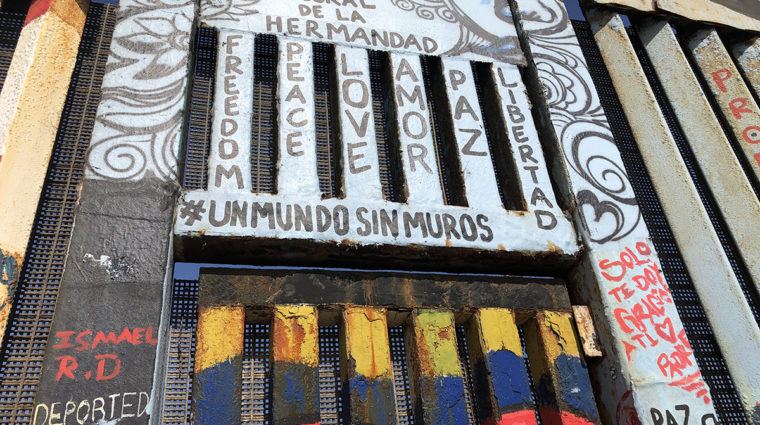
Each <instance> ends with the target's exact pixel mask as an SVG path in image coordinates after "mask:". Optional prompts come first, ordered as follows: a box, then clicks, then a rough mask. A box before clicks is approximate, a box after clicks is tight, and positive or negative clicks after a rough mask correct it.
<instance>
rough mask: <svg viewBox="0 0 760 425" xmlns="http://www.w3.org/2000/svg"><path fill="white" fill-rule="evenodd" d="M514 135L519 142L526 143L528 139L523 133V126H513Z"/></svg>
mask: <svg viewBox="0 0 760 425" xmlns="http://www.w3.org/2000/svg"><path fill="white" fill-rule="evenodd" d="M512 135H513V136H514V139H515V142H517V143H525V142H527V141H528V140H530V139H528V137H527V136H526V135H525V133H523V126H521V125H516V126H514V127H512Z"/></svg>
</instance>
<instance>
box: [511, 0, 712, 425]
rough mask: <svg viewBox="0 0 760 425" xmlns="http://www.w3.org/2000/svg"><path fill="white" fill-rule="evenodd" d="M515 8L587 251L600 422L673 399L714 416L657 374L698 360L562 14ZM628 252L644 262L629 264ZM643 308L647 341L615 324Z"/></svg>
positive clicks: (521, 0) (583, 272) (637, 414)
mask: <svg viewBox="0 0 760 425" xmlns="http://www.w3.org/2000/svg"><path fill="white" fill-rule="evenodd" d="M513 6H515V7H516V10H514V12H515V13H517V12H519V16H520V19H519V21H520V22H519V25H518V30H520V31H522V35H524V39H525V44H524V48H526V49H527V48H528V47H529V48H530V51H531V56H532V58H533V61H532V63H529V66H528V68H527V75H528V77H529V78H527V79H526V83H527V84H528V85H529V87H531V88H532V89H533V90H534V92H536V93H541V95H540V96H537V97H536V98H535V99H533V100H534V104H537V107H538V108H539V110H538V114H537V116H538V117H539V118H540V120H539V123H540V124H541V130H542V131H543V133H542V139H543V141H544V147H545V149H547V150H548V151H549V152H551V153H552V154H553V155H552V157H553V158H554V160H555V164H554V167H553V172H554V174H555V178H556V181H557V182H559V186H560V193H559V194H560V195H562V196H563V197H564V202H565V203H566V204H569V205H572V211H573V216H574V219H575V220H576V223H578V229H579V233H580V236H581V237H582V238H583V241H584V245H585V247H586V249H587V251H586V254H585V255H584V256H583V258H581V261H579V263H578V266H577V267H576V268H575V270H574V271H573V272H572V273H571V274H570V275H569V276H570V279H571V280H572V283H573V285H572V287H573V288H574V290H575V296H576V299H577V300H578V302H580V303H583V304H587V305H589V307H590V309H591V313H592V316H593V318H594V322H595V323H596V325H597V326H598V328H599V329H598V330H599V332H598V333H599V338H600V342H601V345H602V349H603V350H604V352H605V354H606V356H605V357H604V358H603V359H602V361H600V362H594V366H593V368H592V369H593V370H592V372H593V375H594V379H595V381H596V385H597V386H598V388H599V391H598V393H597V395H598V401H599V402H600V413H601V415H602V419H603V421H604V422H605V423H620V422H625V421H629V420H630V421H634V420H635V421H642V422H643V421H646V420H647V418H650V417H651V416H652V414H653V413H652V412H659V413H660V414H661V416H662V415H663V414H664V413H662V412H666V411H672V410H673V406H674V405H686V406H689V408H691V409H694V411H702V410H704V409H705V407H704V406H707V407H708V411H710V413H706V415H713V416H712V418H713V419H714V418H715V416H714V414H713V413H712V411H711V410H712V409H711V404H709V403H710V401H709V398H708V399H707V401H708V405H705V403H704V400H703V399H702V398H701V397H700V398H697V397H695V395H694V392H690V391H687V390H684V389H683V388H680V387H679V386H674V385H671V384H673V383H676V382H679V379H680V376H679V375H678V374H677V373H675V372H674V375H673V376H670V374H669V373H670V372H669V369H665V371H664V372H663V371H662V370H661V369H660V368H659V367H658V363H657V361H658V359H664V360H662V361H667V362H668V364H669V362H670V359H684V365H685V366H688V367H690V368H691V369H690V370H691V371H692V372H694V371H696V362H695V361H694V358H693V356H692V355H691V354H690V349H689V348H688V341H685V338H683V341H680V340H679V339H677V338H676V339H675V340H673V338H672V335H673V334H671V332H669V330H670V329H671V327H672V329H673V331H674V333H675V334H676V335H677V334H678V333H677V332H675V330H676V329H678V330H681V329H683V325H682V323H681V320H680V318H679V317H678V314H677V312H676V310H675V307H674V306H673V304H672V300H671V299H670V298H669V297H668V285H667V282H665V280H664V279H663V278H662V276H661V274H660V272H659V260H658V258H657V254H656V253H655V252H654V249H653V248H652V245H651V242H650V240H649V233H648V231H647V229H646V226H645V225H644V223H643V220H642V219H641V212H640V210H639V208H638V205H637V203H636V198H635V195H634V192H633V188H632V187H631V184H630V182H629V180H628V176H627V175H626V173H625V167H624V165H623V161H622V160H621V158H620V153H619V151H618V150H617V147H616V146H615V143H614V140H613V136H612V134H611V132H610V130H609V123H608V122H607V120H606V118H605V116H604V112H603V110H602V108H601V106H600V104H599V97H598V95H597V93H596V89H595V87H594V83H593V81H592V79H591V76H590V75H589V72H588V67H587V64H586V61H585V59H584V56H583V53H582V51H581V48H580V46H579V45H578V40H577V39H576V37H575V33H574V31H573V29H572V26H571V25H570V21H569V18H568V15H567V11H566V10H565V9H564V6H563V4H562V2H561V1H558V0H550V1H545V0H541V1H538V0H516V1H515V3H514V4H513ZM517 9H519V10H517ZM620 28H621V29H622V25H621V26H620ZM637 253H638V254H637ZM633 256H636V258H639V259H640V264H636V265H634V264H633V263H631V261H633ZM628 265H630V267H629V266H628ZM629 269H631V271H629V272H628V273H625V272H626V271H628V270H629ZM610 277H614V278H615V279H617V280H614V279H610ZM634 278H635V279H638V280H640V281H641V282H642V283H644V282H649V283H648V285H644V287H645V288H646V289H639V288H638V287H637V286H636V280H633V279H634ZM651 282H654V285H653V284H652V283H651ZM652 290H655V293H654V294H653V293H652V292H651V291H652ZM653 303H654V304H653ZM647 305H651V306H654V307H656V309H655V310H654V311H655V312H656V313H657V314H656V315H654V316H650V317H649V319H644V320H646V321H640V322H637V323H638V325H639V326H640V328H641V329H642V330H643V331H645V332H646V333H647V334H648V335H650V336H652V341H651V342H650V341H648V340H642V338H645V335H644V333H643V332H640V331H638V330H636V328H634V327H631V326H628V325H626V324H625V321H623V324H622V326H621V324H620V323H619V321H618V319H617V317H616V314H615V312H619V313H623V312H626V311H642V312H643V311H646V310H644V308H646V307H645V306H647ZM656 329H667V330H668V332H667V333H665V335H666V337H667V339H665V338H662V337H660V336H659V335H657V334H656V333H655V330H656ZM653 335H656V336H653ZM634 337H635V338H636V339H632V338H634ZM639 341H641V342H639ZM671 341H673V342H672V343H671ZM642 344H646V345H644V346H642ZM652 344H656V346H652ZM672 355H675V356H676V357H671V356H672ZM678 356H681V357H678ZM686 362H688V363H690V364H689V365H686V364H685V363H686ZM696 373H698V372H696ZM695 377H696V378H695ZM671 378H674V379H671ZM689 378H690V379H696V380H695V385H694V386H693V387H689V388H694V389H696V388H697V387H699V389H704V388H705V386H704V383H703V382H702V380H701V378H700V377H699V375H695V376H689ZM686 386H688V384H685V385H684V387H686ZM706 417H707V419H708V420H709V418H710V416H706Z"/></svg>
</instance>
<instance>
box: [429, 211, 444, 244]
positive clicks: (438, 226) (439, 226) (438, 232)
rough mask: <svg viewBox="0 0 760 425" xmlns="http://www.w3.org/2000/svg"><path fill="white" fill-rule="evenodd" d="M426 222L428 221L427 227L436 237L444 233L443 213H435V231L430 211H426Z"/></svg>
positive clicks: (431, 234)
mask: <svg viewBox="0 0 760 425" xmlns="http://www.w3.org/2000/svg"><path fill="white" fill-rule="evenodd" d="M425 222H427V229H428V233H430V236H432V237H434V238H440V237H441V235H443V225H442V224H441V215H440V214H436V215H435V224H436V230H435V231H433V220H431V215H430V213H425Z"/></svg>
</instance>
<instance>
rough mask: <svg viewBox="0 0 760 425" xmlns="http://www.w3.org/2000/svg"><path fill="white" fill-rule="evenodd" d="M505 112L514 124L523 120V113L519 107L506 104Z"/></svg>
mask: <svg viewBox="0 0 760 425" xmlns="http://www.w3.org/2000/svg"><path fill="white" fill-rule="evenodd" d="M507 112H508V113H509V120H510V121H512V122H513V123H515V124H520V123H521V122H523V121H525V115H523V113H522V111H520V108H518V107H517V106H515V105H507ZM520 128H522V127H520Z"/></svg>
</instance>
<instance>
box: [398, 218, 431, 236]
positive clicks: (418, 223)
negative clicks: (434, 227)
mask: <svg viewBox="0 0 760 425" xmlns="http://www.w3.org/2000/svg"><path fill="white" fill-rule="evenodd" d="M403 220H404V234H405V235H406V237H407V238H411V237H412V227H414V228H415V229H416V228H419V229H420V230H421V231H422V237H423V238H426V237H427V229H426V228H425V216H424V215H423V214H422V213H421V212H416V213H414V217H412V215H411V214H410V213H409V212H407V211H404V214H403Z"/></svg>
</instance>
